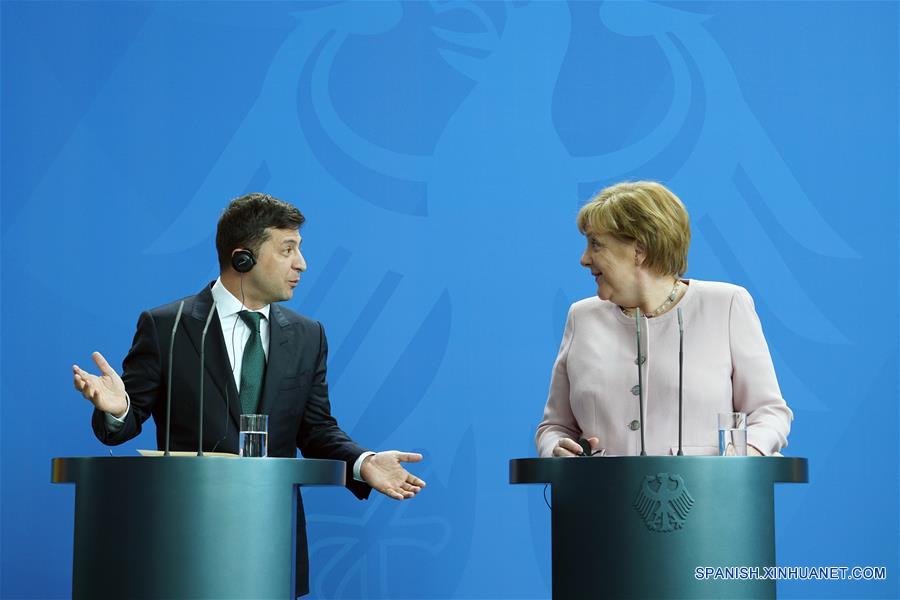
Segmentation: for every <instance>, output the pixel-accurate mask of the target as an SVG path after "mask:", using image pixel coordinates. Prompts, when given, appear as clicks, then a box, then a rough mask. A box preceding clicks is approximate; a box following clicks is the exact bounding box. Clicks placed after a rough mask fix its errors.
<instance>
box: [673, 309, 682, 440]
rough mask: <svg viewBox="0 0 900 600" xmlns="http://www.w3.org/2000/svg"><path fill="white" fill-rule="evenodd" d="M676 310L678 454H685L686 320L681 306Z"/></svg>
mask: <svg viewBox="0 0 900 600" xmlns="http://www.w3.org/2000/svg"><path fill="white" fill-rule="evenodd" d="M675 310H676V311H678V456H684V450H682V448H681V433H682V431H683V429H684V402H683V394H682V390H683V389H684V376H683V375H684V321H682V319H681V307H680V306H677V307H675Z"/></svg>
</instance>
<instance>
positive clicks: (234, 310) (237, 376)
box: [211, 278, 270, 392]
mask: <svg viewBox="0 0 900 600" xmlns="http://www.w3.org/2000/svg"><path fill="white" fill-rule="evenodd" d="M211 291H212V297H213V302H214V303H215V305H216V314H217V315H218V317H219V325H220V326H221V327H222V337H223V338H224V340H225V350H226V351H227V352H228V362H229V363H231V373H232V375H234V385H235V386H237V390H238V392H240V391H241V365H242V364H243V362H244V346H246V345H247V340H248V339H250V327H248V326H247V324H246V323H245V322H244V320H243V319H242V318H240V317H239V316H238V313H239V312H241V311H242V310H246V311H250V309H249V308H247V307H246V306H244V304H243V302H241V301H240V300H239V299H238V298H235V297H234V294H232V293H231V292H229V291H228V288H226V287H225V286H224V285H222V279H221V278H219V279H216V282H215V283H214V284H213V286H212V290H211ZM269 307H270V305H268V304H266V305H265V306H263V307H262V308H260V309H259V310H256V311H250V312H258V313H259V314H261V315H262V316H263V318H262V319H260V320H259V337H260V338H261V340H262V347H263V352H265V354H266V360H268V359H269Z"/></svg>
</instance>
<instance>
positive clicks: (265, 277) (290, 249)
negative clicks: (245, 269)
mask: <svg viewBox="0 0 900 600" xmlns="http://www.w3.org/2000/svg"><path fill="white" fill-rule="evenodd" d="M266 232H267V233H268V234H269V239H267V240H266V241H265V242H263V244H262V246H260V248H259V251H258V252H257V253H256V265H255V266H254V267H253V269H252V270H251V271H250V272H249V273H248V274H247V276H246V278H247V280H246V284H249V285H247V286H246V288H245V292H246V294H247V296H248V299H249V298H250V297H251V294H252V296H253V299H254V300H255V301H257V302H258V303H260V304H271V303H272V302H283V301H285V300H290V299H291V297H293V295H294V288H295V287H297V284H298V283H300V273H302V272H303V271H305V270H306V261H305V260H304V259H303V255H302V254H300V244H301V242H302V241H303V238H301V237H300V232H299V231H298V230H297V229H274V228H272V227H270V228H268V229H267V230H266Z"/></svg>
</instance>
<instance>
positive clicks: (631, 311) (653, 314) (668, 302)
mask: <svg viewBox="0 0 900 600" xmlns="http://www.w3.org/2000/svg"><path fill="white" fill-rule="evenodd" d="M682 285H684V284H683V283H681V281H680V280H677V279H676V280H675V287H673V288H672V291H671V292H669V295H668V296H666V300H665V301H664V302H663V303H662V304H660V305H659V306H658V307H657V309H656V310H654V311H653V312H650V313H644V316H645V317H647V318H648V319H652V318H653V317H658V316H659V315H661V314H663V313H664V312H666V311H667V310H668V309H669V307H671V306H672V304H673V303H674V302H675V299H676V298H677V297H678V292H679V291H680V290H681V286H682ZM619 309H620V310H621V311H622V312H623V313H625V314H626V315H628V316H629V317H631V316H634V309H633V308H625V307H624V306H620V307H619Z"/></svg>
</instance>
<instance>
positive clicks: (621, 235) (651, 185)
mask: <svg viewBox="0 0 900 600" xmlns="http://www.w3.org/2000/svg"><path fill="white" fill-rule="evenodd" d="M577 223H578V229H579V231H581V233H583V234H584V235H588V233H593V234H598V233H609V234H612V235H614V236H615V237H616V238H618V239H620V240H622V241H626V242H630V241H632V240H636V241H638V242H640V244H641V245H642V246H643V247H644V250H645V252H646V256H647V258H646V260H645V261H644V265H645V266H646V267H647V268H649V269H651V270H653V271H655V272H656V273H659V274H660V275H675V276H677V277H681V276H682V275H684V274H685V272H686V271H687V254H688V248H689V247H690V245H691V224H690V219H689V217H688V213H687V210H686V209H685V208H684V204H682V203H681V200H679V199H678V196H676V195H675V194H673V193H672V192H671V191H669V190H668V189H667V188H666V187H665V186H664V185H662V184H659V183H656V182H655V181H633V182H623V183H617V184H615V185H612V186H610V187H608V188H605V189H604V190H602V191H601V192H600V193H599V194H597V195H596V196H594V197H593V198H591V200H590V201H589V202H588V203H587V204H585V205H584V206H582V207H581V210H579V211H578V219H577Z"/></svg>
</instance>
